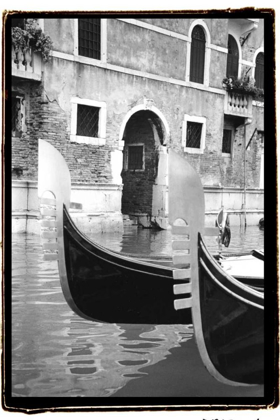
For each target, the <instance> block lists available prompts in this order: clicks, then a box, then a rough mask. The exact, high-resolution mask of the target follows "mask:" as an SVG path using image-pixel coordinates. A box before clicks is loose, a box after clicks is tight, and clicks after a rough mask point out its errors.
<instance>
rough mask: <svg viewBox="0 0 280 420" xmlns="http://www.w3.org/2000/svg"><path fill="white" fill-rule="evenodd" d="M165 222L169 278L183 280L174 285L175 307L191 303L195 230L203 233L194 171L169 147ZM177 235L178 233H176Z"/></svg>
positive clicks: (195, 260)
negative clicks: (168, 238)
mask: <svg viewBox="0 0 280 420" xmlns="http://www.w3.org/2000/svg"><path fill="white" fill-rule="evenodd" d="M168 194H169V212H168V213H169V214H168V217H169V223H170V224H171V226H172V235H174V236H173V238H174V239H173V241H172V248H173V264H174V266H175V267H176V266H177V267H178V268H177V269H175V270H174V273H173V278H174V279H175V280H176V279H178V280H185V281H186V283H185V284H179V285H178V286H177V285H176V286H177V287H176V286H175V287H174V294H175V295H180V294H182V295H184V294H185V295H186V293H187V294H189V297H186V296H185V297H184V298H180V296H178V297H179V299H175V300H174V307H175V309H176V310H181V309H187V308H190V307H192V304H193V303H192V295H193V287H194V285H195V284H196V283H197V282H198V258H197V247H198V232H200V233H202V234H203V233H204V218H205V204H204V191H203V187H202V184H201V180H200V177H199V175H198V174H197V172H196V171H195V170H194V169H193V168H192V166H191V165H190V164H189V163H188V162H187V160H186V159H184V158H183V157H181V156H180V155H178V154H177V153H175V152H173V151H172V150H169V153H168ZM177 235H180V236H179V237H178V236H177Z"/></svg>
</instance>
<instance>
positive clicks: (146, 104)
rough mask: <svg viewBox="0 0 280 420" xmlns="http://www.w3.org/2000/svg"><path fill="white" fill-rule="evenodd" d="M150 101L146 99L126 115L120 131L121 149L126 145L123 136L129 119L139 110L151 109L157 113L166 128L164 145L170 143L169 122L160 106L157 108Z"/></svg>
mask: <svg viewBox="0 0 280 420" xmlns="http://www.w3.org/2000/svg"><path fill="white" fill-rule="evenodd" d="M150 102H151V101H149V100H144V103H143V104H140V105H136V106H134V107H133V108H131V110H130V111H128V113H127V114H126V115H125V117H124V119H123V122H122V124H121V128H120V133H119V149H120V150H122V148H123V146H124V143H123V136H124V132H125V127H126V124H127V122H128V121H129V119H130V118H131V117H132V115H133V114H135V113H136V112H139V111H147V110H149V111H151V112H153V113H154V114H156V115H157V116H158V118H159V120H160V121H161V124H162V127H163V128H164V130H163V133H164V138H163V145H164V146H165V145H166V144H167V143H168V140H169V139H170V129H169V125H168V122H167V120H166V118H165V116H164V115H163V113H162V112H161V111H160V110H159V109H158V108H156V107H155V106H154V105H151V104H150Z"/></svg>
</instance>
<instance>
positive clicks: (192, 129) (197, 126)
mask: <svg viewBox="0 0 280 420" xmlns="http://www.w3.org/2000/svg"><path fill="white" fill-rule="evenodd" d="M201 132H202V124H201V123H197V122H191V121H189V122H188V124H187V136H186V147H195V148H196V149H199V148H200V141H201Z"/></svg>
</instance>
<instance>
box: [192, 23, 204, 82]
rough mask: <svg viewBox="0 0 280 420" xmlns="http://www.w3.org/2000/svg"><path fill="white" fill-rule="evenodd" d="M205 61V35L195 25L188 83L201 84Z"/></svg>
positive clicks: (201, 29) (199, 27) (200, 28)
mask: <svg viewBox="0 0 280 420" xmlns="http://www.w3.org/2000/svg"><path fill="white" fill-rule="evenodd" d="M204 61H205V34H204V30H203V28H202V27H201V26H199V25H197V26H195V27H194V28H193V31H192V46H191V63H190V81H191V82H196V83H203V81H204Z"/></svg>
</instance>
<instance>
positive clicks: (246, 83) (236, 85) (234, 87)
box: [223, 76, 264, 99]
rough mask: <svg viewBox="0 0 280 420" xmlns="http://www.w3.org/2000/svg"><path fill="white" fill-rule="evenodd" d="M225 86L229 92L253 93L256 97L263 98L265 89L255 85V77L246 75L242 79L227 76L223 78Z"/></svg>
mask: <svg viewBox="0 0 280 420" xmlns="http://www.w3.org/2000/svg"><path fill="white" fill-rule="evenodd" d="M223 88H224V89H225V90H227V91H228V92H232V93H239V94H243V95H251V96H252V97H253V98H255V99H259V98H263V96H264V91H263V89H261V88H258V87H256V86H255V79H254V78H253V77H249V76H245V77H242V78H240V79H235V78H234V77H225V78H224V79H223Z"/></svg>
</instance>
